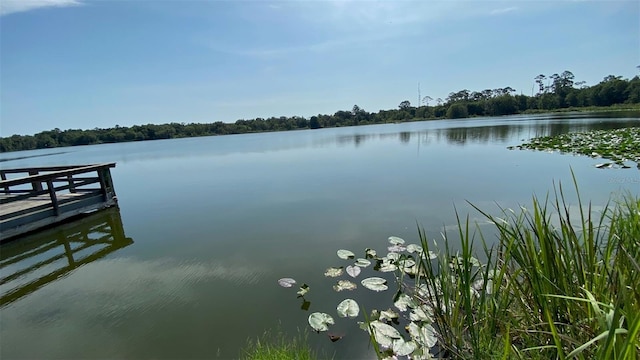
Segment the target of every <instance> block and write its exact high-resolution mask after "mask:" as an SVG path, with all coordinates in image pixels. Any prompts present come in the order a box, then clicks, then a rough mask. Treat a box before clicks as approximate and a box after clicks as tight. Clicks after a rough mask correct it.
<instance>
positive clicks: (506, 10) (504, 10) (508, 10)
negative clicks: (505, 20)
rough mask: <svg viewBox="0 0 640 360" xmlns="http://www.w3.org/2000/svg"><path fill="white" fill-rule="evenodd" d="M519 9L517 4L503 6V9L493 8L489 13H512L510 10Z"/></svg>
mask: <svg viewBox="0 0 640 360" xmlns="http://www.w3.org/2000/svg"><path fill="white" fill-rule="evenodd" d="M516 10H518V8H517V7H515V6H510V7H506V8H501V9H494V10H491V12H490V13H489V14H491V15H502V14H506V13H510V12H514V11H516Z"/></svg>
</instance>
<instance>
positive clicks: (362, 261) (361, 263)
mask: <svg viewBox="0 0 640 360" xmlns="http://www.w3.org/2000/svg"><path fill="white" fill-rule="evenodd" d="M354 265H355V266H359V267H363V268H365V267H367V266H369V265H371V261H369V260H367V259H363V258H359V259H358V260H356V263H355V264H354Z"/></svg>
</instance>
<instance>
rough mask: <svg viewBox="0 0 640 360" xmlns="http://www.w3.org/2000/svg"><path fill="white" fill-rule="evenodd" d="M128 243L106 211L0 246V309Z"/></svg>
mask: <svg viewBox="0 0 640 360" xmlns="http://www.w3.org/2000/svg"><path fill="white" fill-rule="evenodd" d="M132 243H133V240H132V239H131V238H127V237H125V234H124V229H123V227H122V220H121V218H120V211H119V210H118V208H110V209H107V210H105V211H100V212H96V213H94V214H92V215H89V216H87V217H83V218H82V219H79V220H76V221H73V222H69V223H65V224H63V225H60V226H57V227H55V228H51V229H48V230H45V231H41V232H37V233H34V234H32V235H28V236H26V237H24V238H21V239H20V241H12V242H10V243H8V244H5V245H2V252H1V253H0V307H2V306H5V305H7V304H9V303H12V302H14V301H16V300H18V299H20V298H21V297H23V296H26V295H28V294H30V293H32V292H34V291H36V290H38V289H39V288H41V287H43V286H45V285H47V284H48V283H50V282H52V281H55V280H56V279H59V278H61V277H63V276H65V275H68V274H69V273H70V272H72V271H73V270H74V269H76V268H78V267H80V266H82V265H85V264H88V263H90V262H92V261H95V260H98V259H100V258H102V257H104V256H106V255H108V254H110V253H112V252H114V251H116V250H118V249H121V248H124V247H126V246H128V245H131V244H132Z"/></svg>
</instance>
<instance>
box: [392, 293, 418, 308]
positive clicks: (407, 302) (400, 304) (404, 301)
mask: <svg viewBox="0 0 640 360" xmlns="http://www.w3.org/2000/svg"><path fill="white" fill-rule="evenodd" d="M393 305H394V306H395V307H396V308H397V309H398V310H400V311H402V312H404V311H407V309H408V308H412V309H413V308H415V307H416V302H415V300H413V298H412V297H411V296H409V295H407V294H400V296H398V299H397V300H396V301H395V302H394V303H393Z"/></svg>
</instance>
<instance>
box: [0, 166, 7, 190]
mask: <svg viewBox="0 0 640 360" xmlns="http://www.w3.org/2000/svg"><path fill="white" fill-rule="evenodd" d="M0 179H2V181H4V180H7V174H5V172H4V170H0ZM4 191H5V192H9V187H8V186H5V187H4Z"/></svg>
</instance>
